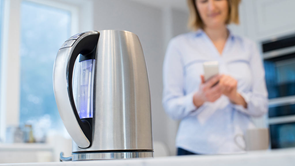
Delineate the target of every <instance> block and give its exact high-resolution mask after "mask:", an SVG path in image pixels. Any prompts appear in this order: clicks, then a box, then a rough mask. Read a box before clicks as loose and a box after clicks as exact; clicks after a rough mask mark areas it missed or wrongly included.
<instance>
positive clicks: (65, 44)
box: [61, 40, 76, 49]
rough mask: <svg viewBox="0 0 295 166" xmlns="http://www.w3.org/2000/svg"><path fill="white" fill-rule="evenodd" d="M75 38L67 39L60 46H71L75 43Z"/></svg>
mask: <svg viewBox="0 0 295 166" xmlns="http://www.w3.org/2000/svg"><path fill="white" fill-rule="evenodd" d="M75 41H76V40H67V41H65V42H64V44H63V45H62V46H61V49H62V48H66V47H72V45H73V44H74V43H75Z"/></svg>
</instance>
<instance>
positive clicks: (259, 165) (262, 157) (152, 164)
mask: <svg viewBox="0 0 295 166" xmlns="http://www.w3.org/2000/svg"><path fill="white" fill-rule="evenodd" d="M294 163H295V149H287V150H274V151H257V152H248V153H241V154H232V155H206V156H205V155H204V156H202V155H200V156H184V157H182V156H181V157H177V156H171V157H163V158H146V159H129V160H108V161H83V162H56V163H55V162H51V163H23V164H0V166H1V165H10V166H29V165H30V166H39V165H40V166H41V165H42V166H67V165H73V166H84V165H87V166H94V165H95V166H117V165H121V166H163V165H169V166H171V165H172V166H179V165H181V166H184V165H186V166H190V165H191V166H196V165H206V166H216V165H218V166H236V165H238V166H264V165H265V166H294Z"/></svg>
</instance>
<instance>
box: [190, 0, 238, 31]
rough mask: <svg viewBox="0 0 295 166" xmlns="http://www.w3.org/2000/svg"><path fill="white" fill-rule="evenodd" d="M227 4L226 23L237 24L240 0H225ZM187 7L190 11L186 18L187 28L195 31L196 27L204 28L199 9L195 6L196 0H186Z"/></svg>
mask: <svg viewBox="0 0 295 166" xmlns="http://www.w3.org/2000/svg"><path fill="white" fill-rule="evenodd" d="M227 1H228V6H229V12H228V18H227V20H226V22H225V23H226V24H230V23H235V24H239V23H240V19H239V4H240V2H241V0H227ZM187 4H188V8H189V11H190V14H189V20H188V28H189V29H190V30H193V31H196V30H198V29H200V28H201V29H202V28H204V26H205V24H204V22H203V21H202V19H201V16H200V14H199V11H198V9H197V6H196V0H187Z"/></svg>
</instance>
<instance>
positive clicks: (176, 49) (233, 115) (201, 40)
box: [163, 30, 268, 154]
mask: <svg viewBox="0 0 295 166" xmlns="http://www.w3.org/2000/svg"><path fill="white" fill-rule="evenodd" d="M207 61H218V62H219V72H220V74H226V75H230V76H232V77H233V78H235V79H236V80H237V81H238V92H239V93H240V94H241V95H242V96H243V97H244V99H245V101H246V102H247V108H246V109H245V108H244V107H243V106H240V105H235V104H233V103H231V102H230V101H229V99H228V98H227V97H226V96H222V97H220V98H219V99H218V100H217V101H215V102H214V103H210V102H205V103H204V104H203V105H202V106H201V107H199V108H196V107H195V106H194V104H193V95H194V94H195V93H196V92H197V91H198V89H199V85H200V83H201V79H200V75H202V74H204V73H203V63H204V62H207ZM163 72H164V73H163V75H164V78H163V81H164V92H163V105H164V108H165V111H166V112H167V114H169V115H170V116H171V117H172V118H173V119H177V120H181V123H180V126H179V130H178V133H177V138H176V146H177V147H180V148H183V149H186V150H189V151H192V152H195V153H201V154H224V153H233V152H241V151H243V150H242V149H241V148H239V146H237V145H236V144H235V136H236V135H238V134H244V133H245V131H246V130H247V129H249V128H254V127H255V126H254V124H253V122H252V121H251V117H259V116H262V115H263V114H265V113H266V112H267V110H268V102H267V101H268V100H267V91H266V87H265V79H264V69H263V65H262V60H261V57H260V55H259V51H258V49H257V47H256V45H255V43H254V42H252V41H250V40H248V39H246V38H242V37H239V36H235V35H233V34H232V33H230V35H229V37H228V39H227V41H226V45H225V47H224V50H223V52H222V54H221V55H220V53H219V52H218V51H217V49H216V48H215V46H214V44H213V43H212V41H211V40H210V39H209V37H208V36H207V35H206V33H204V32H203V31H202V30H198V31H197V32H191V33H187V34H183V35H180V36H177V37H175V38H173V39H172V40H171V41H170V43H169V46H168V49H167V52H166V57H165V61H164V68H163Z"/></svg>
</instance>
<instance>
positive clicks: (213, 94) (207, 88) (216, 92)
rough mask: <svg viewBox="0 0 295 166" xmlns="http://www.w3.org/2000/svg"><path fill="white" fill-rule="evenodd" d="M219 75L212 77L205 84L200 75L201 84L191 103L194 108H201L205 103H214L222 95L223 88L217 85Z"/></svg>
mask: <svg viewBox="0 0 295 166" xmlns="http://www.w3.org/2000/svg"><path fill="white" fill-rule="evenodd" d="M220 78H221V75H217V76H214V77H213V78H211V79H210V80H209V81H208V82H206V83H205V79H204V76H203V75H201V80H202V83H201V84H200V87H199V91H198V92H196V93H195V94H194V97H193V103H194V105H195V106H196V107H200V106H202V105H203V104H204V103H205V102H215V101H216V100H217V99H219V98H220V97H221V95H222V93H223V89H222V88H223V87H222V86H221V85H220V84H219V83H218V82H219V80H220Z"/></svg>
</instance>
